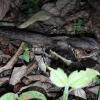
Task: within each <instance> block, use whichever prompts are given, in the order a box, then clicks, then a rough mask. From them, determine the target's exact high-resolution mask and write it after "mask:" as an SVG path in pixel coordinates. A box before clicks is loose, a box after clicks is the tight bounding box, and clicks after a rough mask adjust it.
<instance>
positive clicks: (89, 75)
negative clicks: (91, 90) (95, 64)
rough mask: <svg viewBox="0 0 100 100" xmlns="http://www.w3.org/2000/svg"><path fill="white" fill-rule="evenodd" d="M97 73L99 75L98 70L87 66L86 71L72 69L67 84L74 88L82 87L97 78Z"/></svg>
mask: <svg viewBox="0 0 100 100" xmlns="http://www.w3.org/2000/svg"><path fill="white" fill-rule="evenodd" d="M97 75H99V72H98V71H96V70H94V69H89V68H87V69H86V71H84V70H81V71H80V72H78V71H74V72H72V73H71V74H70V76H69V78H68V84H69V86H70V87H72V88H74V89H77V88H83V87H86V86H88V85H89V84H90V83H92V82H93V81H94V80H95V79H96V78H97Z"/></svg>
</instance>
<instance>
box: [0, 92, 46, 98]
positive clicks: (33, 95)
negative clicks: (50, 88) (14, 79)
mask: <svg viewBox="0 0 100 100" xmlns="http://www.w3.org/2000/svg"><path fill="white" fill-rule="evenodd" d="M31 99H32V100H47V99H46V97H45V95H44V94H42V93H40V92H38V91H27V92H24V93H22V94H21V95H19V97H18V95H17V94H14V93H6V94H4V95H3V96H2V97H1V98H0V100H31Z"/></svg>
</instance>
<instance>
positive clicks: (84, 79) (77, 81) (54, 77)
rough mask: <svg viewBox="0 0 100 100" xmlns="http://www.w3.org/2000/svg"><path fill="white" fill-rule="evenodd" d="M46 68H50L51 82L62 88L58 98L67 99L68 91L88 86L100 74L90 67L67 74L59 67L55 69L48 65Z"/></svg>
mask: <svg viewBox="0 0 100 100" xmlns="http://www.w3.org/2000/svg"><path fill="white" fill-rule="evenodd" d="M48 69H49V70H50V79H51V81H52V83H53V84H55V85H56V86H58V87H60V88H64V92H63V96H62V97H61V98H60V99H61V100H68V95H69V92H71V91H72V90H76V89H79V88H84V87H86V86H89V85H90V84H91V83H92V82H96V80H97V76H98V75H100V74H99V72H98V71H96V70H94V69H90V68H87V69H86V70H81V71H79V72H78V71H74V72H72V73H71V74H70V75H69V76H68V75H66V74H65V73H64V71H63V70H62V69H60V68H57V70H55V69H53V68H50V67H48ZM69 87H71V89H69Z"/></svg>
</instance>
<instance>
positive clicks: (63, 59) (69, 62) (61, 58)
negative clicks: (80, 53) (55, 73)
mask: <svg viewBox="0 0 100 100" xmlns="http://www.w3.org/2000/svg"><path fill="white" fill-rule="evenodd" d="M50 53H51V55H52V56H55V57H57V58H59V59H60V60H62V61H63V62H64V63H65V64H66V65H67V66H69V65H71V64H72V61H71V60H68V59H66V58H64V57H62V56H60V55H59V54H57V53H56V52H54V51H52V50H50Z"/></svg>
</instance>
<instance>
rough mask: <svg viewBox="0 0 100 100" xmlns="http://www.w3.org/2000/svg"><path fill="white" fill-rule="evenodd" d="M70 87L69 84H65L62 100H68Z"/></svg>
mask: <svg viewBox="0 0 100 100" xmlns="http://www.w3.org/2000/svg"><path fill="white" fill-rule="evenodd" d="M68 88H69V87H68V86H65V88H64V93H63V97H62V98H63V99H62V100H68V94H69V92H68Z"/></svg>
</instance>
